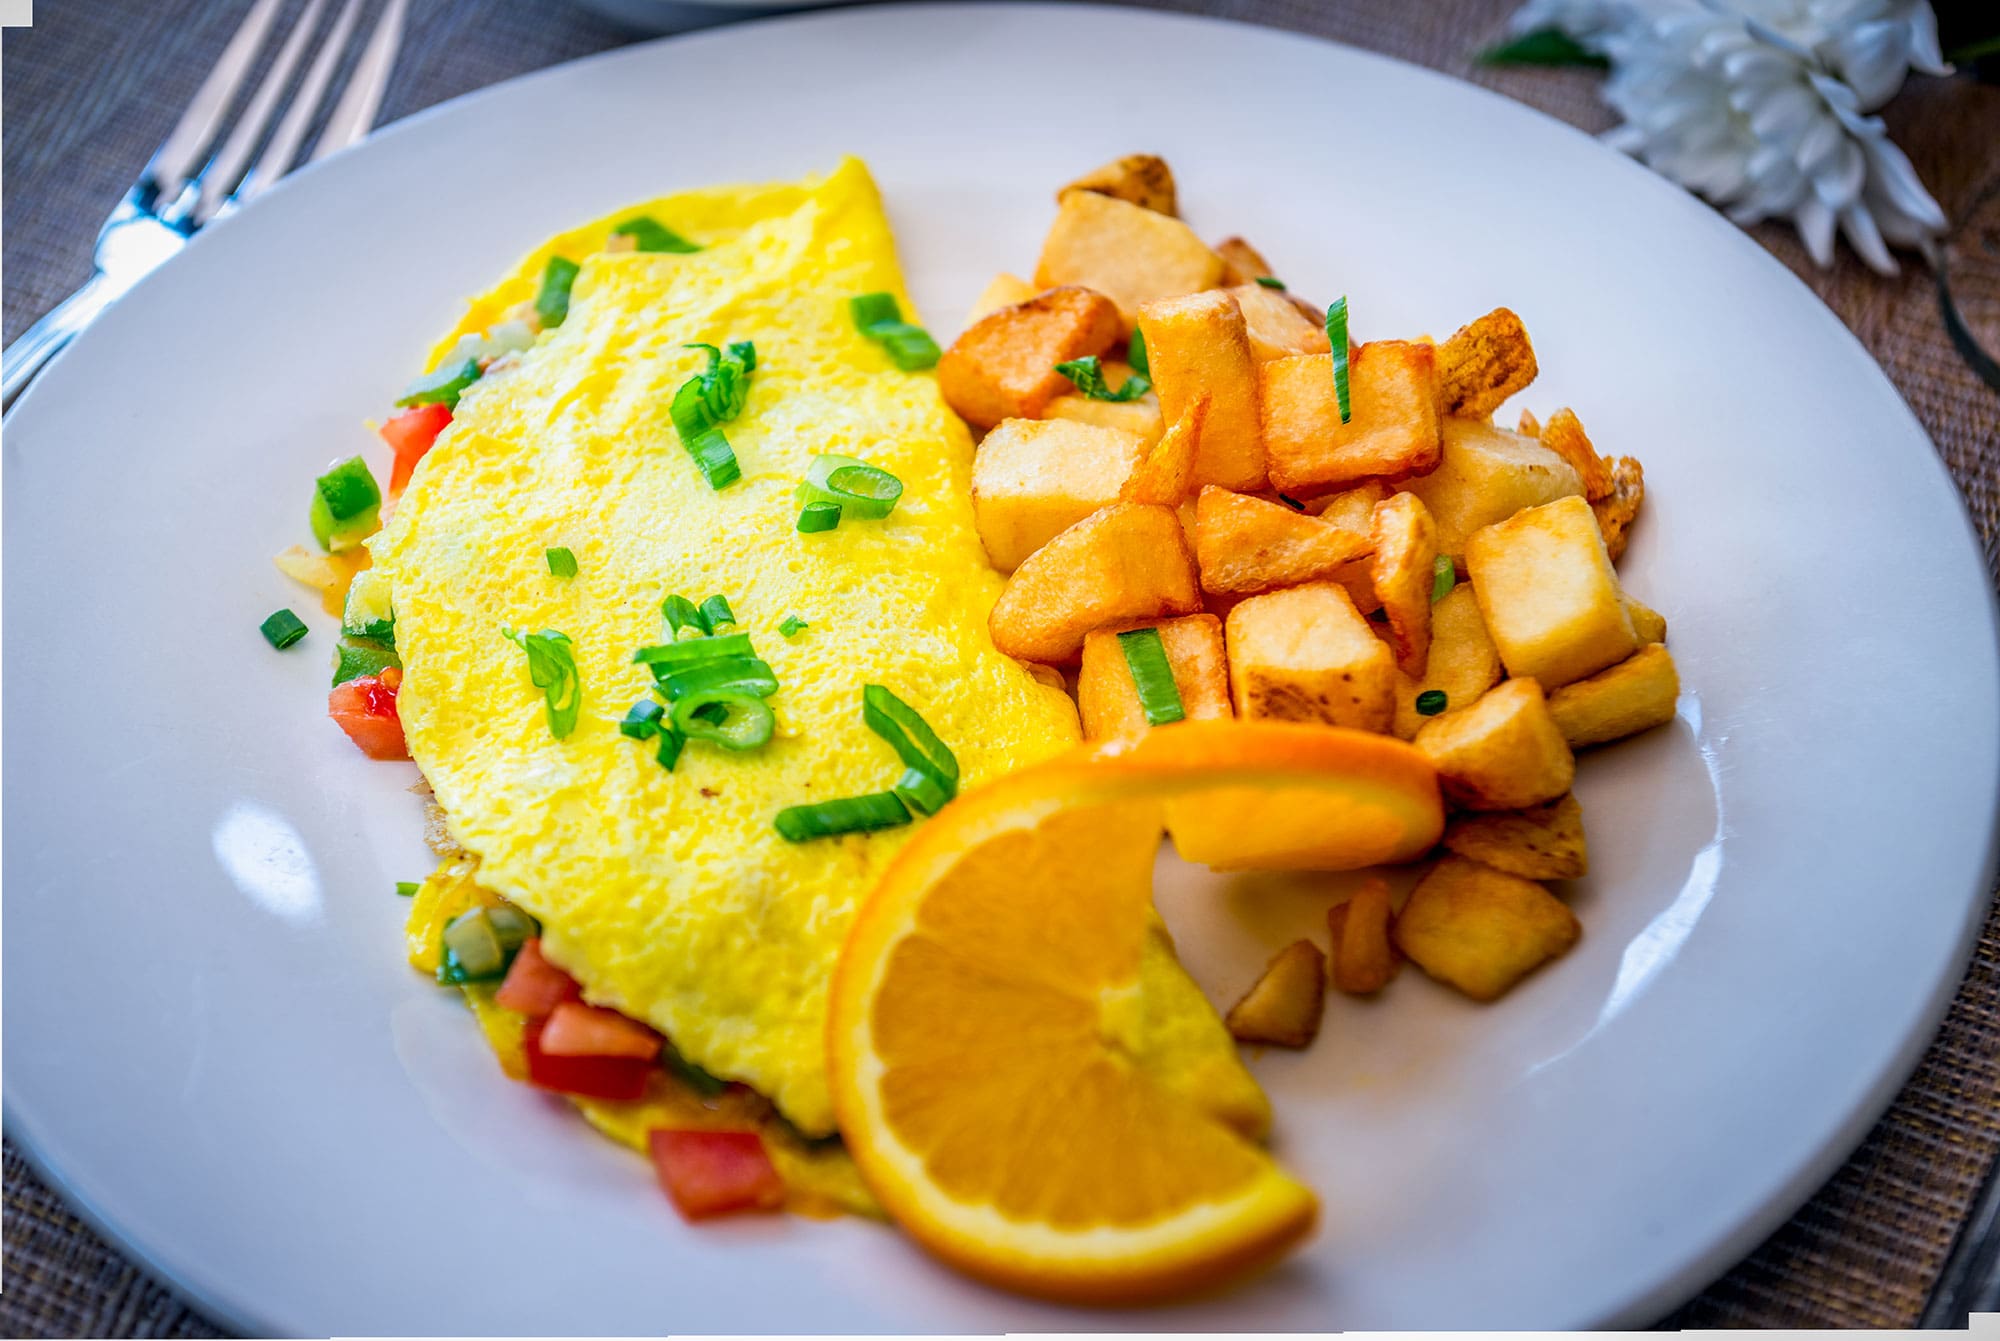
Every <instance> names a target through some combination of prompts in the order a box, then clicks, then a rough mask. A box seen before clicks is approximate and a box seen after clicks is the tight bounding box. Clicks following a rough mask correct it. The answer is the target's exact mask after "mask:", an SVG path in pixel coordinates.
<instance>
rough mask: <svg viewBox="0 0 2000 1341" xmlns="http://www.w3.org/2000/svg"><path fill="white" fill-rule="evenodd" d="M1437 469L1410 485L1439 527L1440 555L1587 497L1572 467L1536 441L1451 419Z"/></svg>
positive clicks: (1457, 551) (1407, 485)
mask: <svg viewBox="0 0 2000 1341" xmlns="http://www.w3.org/2000/svg"><path fill="white" fill-rule="evenodd" d="M1441 437H1442V450H1441V452H1440V455H1439V460H1438V466H1437V469H1436V470H1433V471H1431V472H1430V474H1428V475H1425V476H1423V477H1422V478H1420V479H1414V480H1408V481H1406V482H1405V483H1404V484H1403V487H1404V488H1405V489H1408V490H1409V491H1410V492H1411V493H1413V494H1415V495H1416V496H1417V497H1419V498H1421V499H1423V500H1424V506H1425V507H1427V508H1429V509H1430V510H1431V520H1432V521H1434V522H1436V523H1437V532H1438V534H1437V541H1438V553H1440V554H1450V555H1454V556H1456V555H1462V554H1464V553H1465V540H1466V537H1467V536H1469V535H1471V534H1472V533H1473V532H1474V531H1477V530H1478V529H1479V528H1480V527H1482V526H1491V525H1492V524H1493V523H1494V522H1497V521H1505V520H1506V519H1507V518H1509V517H1511V516H1513V515H1514V514H1515V513H1517V512H1519V511H1520V510H1521V509H1522V508H1531V507H1538V506H1540V505H1541V504H1543V503H1552V502H1554V501H1555V500H1556V499H1558V498H1566V497H1568V496H1569V495H1571V494H1581V493H1582V492H1583V481H1582V480H1581V479H1580V478H1578V477H1577V473H1576V471H1574V470H1572V469H1571V468H1570V466H1569V463H1568V462H1566V461H1564V460H1563V459H1562V458H1561V457H1560V456H1557V455H1556V454H1555V453H1554V452H1552V451H1550V450H1549V449H1548V448H1546V447H1544V446H1542V444H1541V443H1539V442H1536V441H1535V440H1534V439H1533V438H1524V437H1522V436H1521V435H1520V434H1518V433H1509V432H1508V431H1507V430H1506V429H1504V428H1495V427H1493V425H1491V424H1482V423H1478V422H1475V421H1473V420H1470V419H1447V420H1445V421H1444V427H1443V431H1442V434H1441Z"/></svg>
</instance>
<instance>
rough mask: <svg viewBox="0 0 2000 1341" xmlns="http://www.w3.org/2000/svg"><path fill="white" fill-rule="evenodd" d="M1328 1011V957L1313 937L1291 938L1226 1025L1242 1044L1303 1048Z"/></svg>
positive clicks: (1244, 995)
mask: <svg viewBox="0 0 2000 1341" xmlns="http://www.w3.org/2000/svg"><path fill="white" fill-rule="evenodd" d="M1325 1013H1326V956H1325V955H1323V954H1321V953H1320V952H1319V947H1318V946H1317V945H1314V944H1313V943H1312V942H1311V941H1293V942H1292V943H1291V944H1290V945H1287V946H1286V947H1285V948H1284V949H1282V950H1280V951H1278V953H1277V954H1276V955H1274V956H1273V957H1272V959H1271V962H1270V963H1269V964H1268V965H1266V966H1265V968H1264V976H1263V977H1261V978H1259V979H1257V982H1256V984H1255V985H1254V986H1252V987H1251V989H1250V990H1249V991H1247V992H1245V993H1244V994H1243V999H1242V1000H1241V1001H1239V1002H1237V1003H1236V1004H1235V1005H1233V1006H1231V1007H1230V1008H1229V1015H1228V1017H1227V1018H1226V1019H1225V1020H1224V1023H1225V1024H1227V1025H1228V1026H1229V1032H1230V1035H1231V1036H1232V1037H1234V1038H1236V1039H1238V1040H1239V1041H1241V1042H1244V1043H1275V1044H1277V1045H1278V1046H1279V1047H1281V1048H1303V1047H1305V1046H1306V1045H1307V1044H1308V1043H1311V1042H1312V1041H1313V1039H1315V1038H1317V1037H1318V1036H1319V1021H1320V1017H1321V1016H1322V1015H1323V1014H1325Z"/></svg>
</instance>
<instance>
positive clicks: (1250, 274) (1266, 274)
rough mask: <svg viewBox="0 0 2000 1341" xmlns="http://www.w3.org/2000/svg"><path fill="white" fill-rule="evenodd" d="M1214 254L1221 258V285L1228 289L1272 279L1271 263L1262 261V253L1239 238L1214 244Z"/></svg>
mask: <svg viewBox="0 0 2000 1341" xmlns="http://www.w3.org/2000/svg"><path fill="white" fill-rule="evenodd" d="M1215 254H1216V255H1217V256H1220V257H1221V258H1222V283H1223V284H1224V285H1226V286H1228V287H1230V288H1235V287H1236V286H1237V285H1239V284H1255V283H1256V282H1257V281H1258V280H1260V279H1269V278H1271V277H1272V276H1271V263H1270V262H1269V261H1267V260H1265V259H1264V253H1263V252H1260V251H1258V250H1257V249H1256V248H1255V247H1253V246H1251V245H1250V244H1249V243H1248V242H1246V241H1244V240H1243V239H1242V238H1240V237H1226V238H1224V239H1222V241H1220V242H1218V243H1216V244H1215Z"/></svg>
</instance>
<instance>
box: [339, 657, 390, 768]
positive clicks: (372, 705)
mask: <svg viewBox="0 0 2000 1341" xmlns="http://www.w3.org/2000/svg"><path fill="white" fill-rule="evenodd" d="M395 679H400V676H397V677H395ZM326 715H327V716H329V717H331V718H333V722H334V725H335V726H338V727H339V728H340V729H341V730H342V731H345V732H346V733H347V738H348V739H349V740H351V741H353V742H354V743H355V744H356V745H358V746H360V747H361V752H362V753H363V754H365V755H367V756H368V757H369V758H370V759H407V758H409V757H410V751H409V747H408V746H406V745H404V744H403V720H402V718H400V717H398V716H397V715H396V685H395V683H394V682H393V681H392V679H391V678H390V672H388V671H384V672H383V673H382V675H379V676H377V675H357V676H356V677H354V678H353V679H352V680H349V681H347V682H346V683H345V684H337V685H335V686H334V687H333V692H332V693H330V694H328V695H327V696H326Z"/></svg>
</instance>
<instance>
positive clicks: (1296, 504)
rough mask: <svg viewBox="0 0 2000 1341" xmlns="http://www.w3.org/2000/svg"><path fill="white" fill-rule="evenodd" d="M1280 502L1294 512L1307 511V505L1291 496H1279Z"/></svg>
mask: <svg viewBox="0 0 2000 1341" xmlns="http://www.w3.org/2000/svg"><path fill="white" fill-rule="evenodd" d="M1278 501H1279V502H1280V503H1283V504H1284V505H1285V506H1286V507H1288V508H1290V509H1291V510H1292V511H1294V512H1304V511H1305V510H1306V505H1305V504H1304V503H1301V502H1300V501H1299V500H1298V499H1296V498H1294V497H1292V496H1291V495H1290V494H1279V495H1278Z"/></svg>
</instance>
